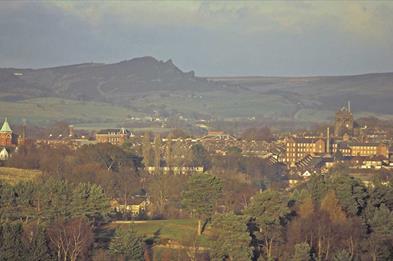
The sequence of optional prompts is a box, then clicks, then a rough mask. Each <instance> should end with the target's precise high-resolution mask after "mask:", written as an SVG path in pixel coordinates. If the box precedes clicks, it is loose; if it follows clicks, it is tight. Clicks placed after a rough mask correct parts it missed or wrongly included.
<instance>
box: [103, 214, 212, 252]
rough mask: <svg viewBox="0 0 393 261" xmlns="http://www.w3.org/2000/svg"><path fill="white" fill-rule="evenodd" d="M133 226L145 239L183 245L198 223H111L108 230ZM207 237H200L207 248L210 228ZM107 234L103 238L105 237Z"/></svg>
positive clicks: (157, 221)
mask: <svg viewBox="0 0 393 261" xmlns="http://www.w3.org/2000/svg"><path fill="white" fill-rule="evenodd" d="M130 225H131V226H133V227H134V228H135V230H136V231H137V232H138V233H140V234H141V235H143V236H144V238H145V239H154V240H155V241H158V242H160V243H166V242H168V240H170V241H172V242H180V243H183V244H184V242H185V241H187V240H189V239H190V238H191V237H192V235H194V233H195V232H196V228H197V221H196V220H195V219H170V220H147V221H137V222H135V223H132V224H130V223H111V224H110V225H109V226H108V227H107V228H106V229H114V228H116V227H121V226H124V227H126V226H130ZM204 234H205V235H202V236H201V237H200V243H201V245H203V246H207V244H208V241H207V237H206V235H208V234H209V228H207V230H206V231H205V232H204ZM105 235H107V234H105V233H103V236H104V237H105Z"/></svg>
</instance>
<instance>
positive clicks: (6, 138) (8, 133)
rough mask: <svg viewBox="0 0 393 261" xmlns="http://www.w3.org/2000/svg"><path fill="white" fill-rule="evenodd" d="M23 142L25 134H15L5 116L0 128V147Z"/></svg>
mask: <svg viewBox="0 0 393 261" xmlns="http://www.w3.org/2000/svg"><path fill="white" fill-rule="evenodd" d="M24 142H25V135H24V133H22V135H17V134H15V133H14V132H13V131H12V129H11V127H10V125H9V123H8V121H7V118H5V120H4V123H3V125H2V127H1V129H0V147H16V146H18V145H21V144H24Z"/></svg>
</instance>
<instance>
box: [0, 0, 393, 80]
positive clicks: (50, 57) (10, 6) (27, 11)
mask: <svg viewBox="0 0 393 261" xmlns="http://www.w3.org/2000/svg"><path fill="white" fill-rule="evenodd" d="M392 14H393V2H392V1H386V2H384V1H373V2H366V1H350V2H341V1H325V2H323V1H321V2H299V1H292V2H284V1H278V2H277V1H276V2H273V1H271V2H270V1H268V2H261V1H258V2H253V1H242V2H235V1H229V2H224V1H209V2H203V1H202V2H199V1H192V2H191V1H173V2H171V1H165V2H147V1H139V2H124V1H122V2H115V1H110V2H106V3H103V2H92V1H89V2H87V3H86V2H85V3H84V2H71V1H68V2H54V1H53V2H49V1H47V2H19V1H14V2H11V1H9V2H1V3H0V67H34V68H37V67H47V66H54V65H64V64H74V63H81V62H108V63H109V62H118V61H121V60H126V59H131V58H134V57H140V56H145V55H150V56H154V57H156V58H158V59H160V60H167V59H172V60H173V61H174V63H175V64H176V65H178V66H179V67H180V69H182V70H185V71H188V70H195V72H196V74H197V75H327V74H329V75H331V74H358V73H367V72H386V71H393V15H392Z"/></svg>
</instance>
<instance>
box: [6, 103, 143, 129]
mask: <svg viewBox="0 0 393 261" xmlns="http://www.w3.org/2000/svg"><path fill="white" fill-rule="evenodd" d="M0 111H1V117H5V116H7V117H9V118H10V119H11V120H13V121H16V122H20V120H21V119H23V118H25V119H27V120H28V121H29V122H33V123H46V122H50V121H59V120H69V121H73V122H121V121H125V120H126V119H127V117H128V116H129V115H131V116H140V113H136V112H134V111H132V110H130V109H127V108H124V107H119V106H112V105H110V104H107V103H98V102H83V101H74V100H65V99H60V98H35V99H28V100H23V101H19V102H4V101H0Z"/></svg>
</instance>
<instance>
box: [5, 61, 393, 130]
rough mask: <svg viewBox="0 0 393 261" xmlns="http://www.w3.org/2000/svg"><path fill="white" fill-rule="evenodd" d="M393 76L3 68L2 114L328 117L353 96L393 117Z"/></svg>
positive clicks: (132, 66) (144, 65) (127, 64)
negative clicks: (209, 74) (213, 74)
mask: <svg viewBox="0 0 393 261" xmlns="http://www.w3.org/2000/svg"><path fill="white" fill-rule="evenodd" d="M392 99H393V73H380V74H365V75H355V76H329V77H327V76H322V77H210V78H200V77H195V75H194V73H193V72H188V73H186V72H182V71H181V70H180V69H178V68H177V67H176V66H175V65H174V64H173V63H172V61H171V60H169V61H166V62H163V61H158V60H156V59H155V58H153V57H141V58H135V59H132V60H128V61H123V62H120V63H115V64H94V63H88V64H79V65H69V66H62V67H54V68H45V69H35V70H33V69H16V68H8V69H0V117H5V116H8V117H10V118H11V119H12V120H15V121H17V122H18V121H19V120H21V119H22V118H26V119H29V121H30V122H39V123H45V122H50V121H54V120H68V121H70V122H74V123H85V124H90V123H99V124H106V123H109V124H113V125H116V124H118V123H121V122H124V121H127V120H128V119H130V118H132V117H140V116H150V115H160V116H163V117H168V116H176V115H179V114H182V115H185V116H186V117H188V118H191V119H192V118H194V119H200V118H209V117H214V118H218V119H228V118H250V117H256V118H269V119H273V120H297V121H327V120H331V119H332V118H333V117H334V112H335V111H336V110H337V109H338V108H340V107H341V106H343V105H344V104H346V102H347V100H351V104H352V109H353V112H354V113H355V117H361V116H370V115H372V116H379V117H383V118H390V119H391V118H393V116H391V115H393V106H391V100H392Z"/></svg>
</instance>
